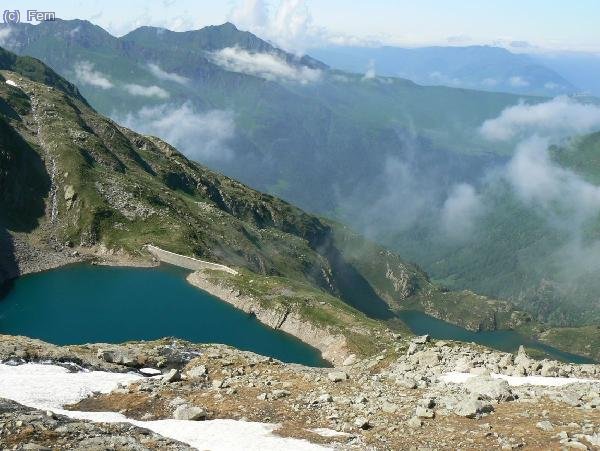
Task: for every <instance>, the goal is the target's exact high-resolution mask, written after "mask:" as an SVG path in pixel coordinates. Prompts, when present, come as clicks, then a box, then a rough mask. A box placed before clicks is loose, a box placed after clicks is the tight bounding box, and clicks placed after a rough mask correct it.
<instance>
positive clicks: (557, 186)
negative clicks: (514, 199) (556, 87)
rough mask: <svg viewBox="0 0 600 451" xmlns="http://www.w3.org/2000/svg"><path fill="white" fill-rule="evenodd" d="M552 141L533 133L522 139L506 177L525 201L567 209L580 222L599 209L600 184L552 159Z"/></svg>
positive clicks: (549, 207) (553, 208) (548, 208)
mask: <svg viewBox="0 0 600 451" xmlns="http://www.w3.org/2000/svg"><path fill="white" fill-rule="evenodd" d="M549 144H550V141H549V140H548V139H547V138H540V137H538V136H533V137H531V138H528V139H526V140H524V141H523V142H521V143H520V144H519V145H518V146H517V149H516V152H515V155H514V156H513V158H512V159H511V161H510V162H509V164H508V166H507V170H506V177H507V179H508V180H509V181H510V182H511V184H512V186H513V187H514V189H515V191H516V193H517V194H518V195H519V197H520V198H521V199H522V200H523V201H524V202H526V203H528V204H532V205H537V206H540V207H542V208H544V209H546V210H547V211H548V212H551V213H552V212H555V211H558V212H560V213H561V214H564V213H567V212H568V216H569V220H572V221H574V222H578V220H585V219H587V218H588V217H590V216H591V215H596V214H597V213H598V212H599V210H600V187H598V186H596V185H593V184H591V183H589V182H587V181H586V180H584V179H583V178H582V177H580V176H579V175H577V174H576V173H574V172H572V171H570V170H568V169H565V168H562V167H560V166H559V165H558V164H556V163H555V162H553V161H552V159H551V158H550V154H549V152H548V147H549Z"/></svg>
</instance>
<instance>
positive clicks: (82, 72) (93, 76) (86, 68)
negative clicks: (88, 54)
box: [73, 61, 113, 89]
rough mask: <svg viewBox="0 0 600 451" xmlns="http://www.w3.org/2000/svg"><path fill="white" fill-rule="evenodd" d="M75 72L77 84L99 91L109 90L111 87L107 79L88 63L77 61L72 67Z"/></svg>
mask: <svg viewBox="0 0 600 451" xmlns="http://www.w3.org/2000/svg"><path fill="white" fill-rule="evenodd" d="M73 69H74V71H75V77H76V78H77V80H79V82H81V83H83V84H85V85H90V86H95V87H96V88H101V89H110V88H112V87H113V84H112V82H111V81H110V80H109V79H108V77H107V76H106V75H105V74H103V73H102V72H99V71H97V70H95V69H94V65H93V64H92V63H90V62H89V61H79V62H78V63H76V64H75V66H74V67H73Z"/></svg>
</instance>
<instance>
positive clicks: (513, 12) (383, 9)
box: [3, 0, 600, 52]
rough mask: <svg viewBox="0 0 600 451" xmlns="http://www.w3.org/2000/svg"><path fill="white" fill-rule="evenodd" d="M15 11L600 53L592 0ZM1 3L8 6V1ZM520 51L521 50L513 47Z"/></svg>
mask: <svg viewBox="0 0 600 451" xmlns="http://www.w3.org/2000/svg"><path fill="white" fill-rule="evenodd" d="M12 3H13V4H14V6H13V7H12V9H16V8H18V9H20V10H22V11H23V10H26V9H38V10H42V11H45V10H53V11H56V14H57V17H60V18H65V19H71V18H83V19H88V20H91V21H92V22H94V23H97V24H99V25H101V26H102V27H104V28H106V29H108V30H109V31H110V32H111V33H113V34H117V35H122V34H124V33H126V32H128V31H131V30H132V29H134V28H136V27H138V26H140V25H155V26H162V27H166V28H170V29H174V30H178V31H182V30H188V29H195V28H200V27H203V26H206V25H212V24H220V23H223V22H224V21H226V20H233V21H234V22H237V24H238V25H240V26H241V27H242V28H246V29H250V30H251V31H254V32H256V33H257V34H259V35H262V36H261V37H265V38H268V39H271V40H273V41H276V42H277V43H279V44H281V45H283V46H285V47H288V48H295V49H298V50H302V49H303V48H307V47H311V46H316V45H317V46H318V45H324V44H327V43H330V42H336V43H358V44H364V43H368V44H372V43H387V44H397V45H405V46H418V45H431V44H438V45H448V44H454V45H469V44H494V43H496V44H500V45H505V46H509V47H510V44H511V43H519V44H520V45H524V43H528V44H529V45H531V46H533V47H535V48H537V49H538V50H540V49H567V50H586V51H593V52H600V31H598V30H599V29H600V28H599V27H598V18H600V2H599V1H595V0H572V1H571V2H568V3H567V2H563V1H554V0H545V1H543V0H521V1H517V0H503V1H494V0H488V1H481V0H445V1H444V0H418V1H415V0H411V1H407V0H395V1H394V0H369V1H366V0H364V1H357V0H355V1H348V0H271V1H267V0H221V1H216V0H158V1H152V2H150V1H147V0H146V1H142V0H127V1H123V0H120V1H115V0H104V1H101V2H89V1H83V0H55V1H52V2H50V1H43V0H37V1H26V0H25V1H24V0H19V1H17V0H13V2H12ZM3 5H4V8H3V9H11V5H10V3H9V2H7V1H5V2H3ZM515 49H516V48H515Z"/></svg>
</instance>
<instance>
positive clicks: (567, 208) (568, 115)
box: [482, 97, 600, 283]
mask: <svg viewBox="0 0 600 451" xmlns="http://www.w3.org/2000/svg"><path fill="white" fill-rule="evenodd" d="M598 128H600V107H598V106H595V105H590V104H581V103H578V102H576V101H574V100H573V99H570V98H567V97H557V98H555V99H553V100H551V101H549V102H545V103H541V104H537V105H526V104H520V105H517V106H513V107H509V108H507V109H506V110H504V111H503V112H502V113H501V114H500V116H499V117H498V118H496V119H493V120H490V121H486V123H484V125H483V126H482V132H483V133H484V136H487V137H488V138H489V139H496V140H506V139H511V138H515V137H518V138H520V139H521V141H520V142H519V144H518V145H517V146H516V149H515V153H514V155H513V157H512V158H511V160H510V161H509V162H508V164H507V165H506V167H505V168H504V169H502V170H501V171H499V174H500V177H501V178H502V179H503V180H505V181H507V182H508V184H509V186H510V187H511V189H512V191H513V192H514V193H515V195H516V197H517V199H519V200H520V201H521V202H522V203H523V204H524V205H526V206H527V207H529V208H530V209H531V210H532V211H534V212H536V214H538V215H539V218H540V221H543V223H544V224H546V225H548V226H550V227H553V228H554V229H556V230H559V231H560V232H561V236H562V237H563V238H564V242H563V243H562V244H561V245H559V246H557V247H556V248H555V249H554V250H553V251H552V256H551V258H552V259H553V261H554V262H555V263H556V268H557V269H558V271H559V272H558V273H557V274H556V277H558V278H559V280H561V281H563V282H567V283H572V282H575V283H577V279H578V278H579V277H582V276H584V275H585V274H588V273H590V271H594V270H597V269H598V268H600V264H599V262H600V240H590V239H589V238H586V236H587V235H586V230H588V228H589V225H590V224H593V223H594V222H595V221H596V219H597V218H598V215H600V186H597V185H594V184H592V183H590V182H588V181H587V180H585V179H584V178H583V177H582V176H580V175H579V174H577V173H576V172H574V171H572V170H570V169H568V168H565V167H562V166H560V165H559V164H558V163H557V162H556V161H554V160H553V158H552V156H551V154H550V151H549V148H550V145H551V144H552V143H553V142H556V141H557V140H564V139H565V138H567V137H569V136H571V135H573V134H580V133H585V132H589V131H592V130H594V129H598ZM564 151H566V152H575V151H576V149H568V150H564Z"/></svg>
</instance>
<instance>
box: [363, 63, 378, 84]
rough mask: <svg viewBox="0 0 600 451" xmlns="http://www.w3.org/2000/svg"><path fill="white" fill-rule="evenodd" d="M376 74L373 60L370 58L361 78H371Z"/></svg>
mask: <svg viewBox="0 0 600 451" xmlns="http://www.w3.org/2000/svg"><path fill="white" fill-rule="evenodd" d="M376 76H377V73H376V72H375V60H370V61H369V64H368V65H367V70H366V72H365V75H364V76H363V80H372V79H373V78H375V77H376Z"/></svg>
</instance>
